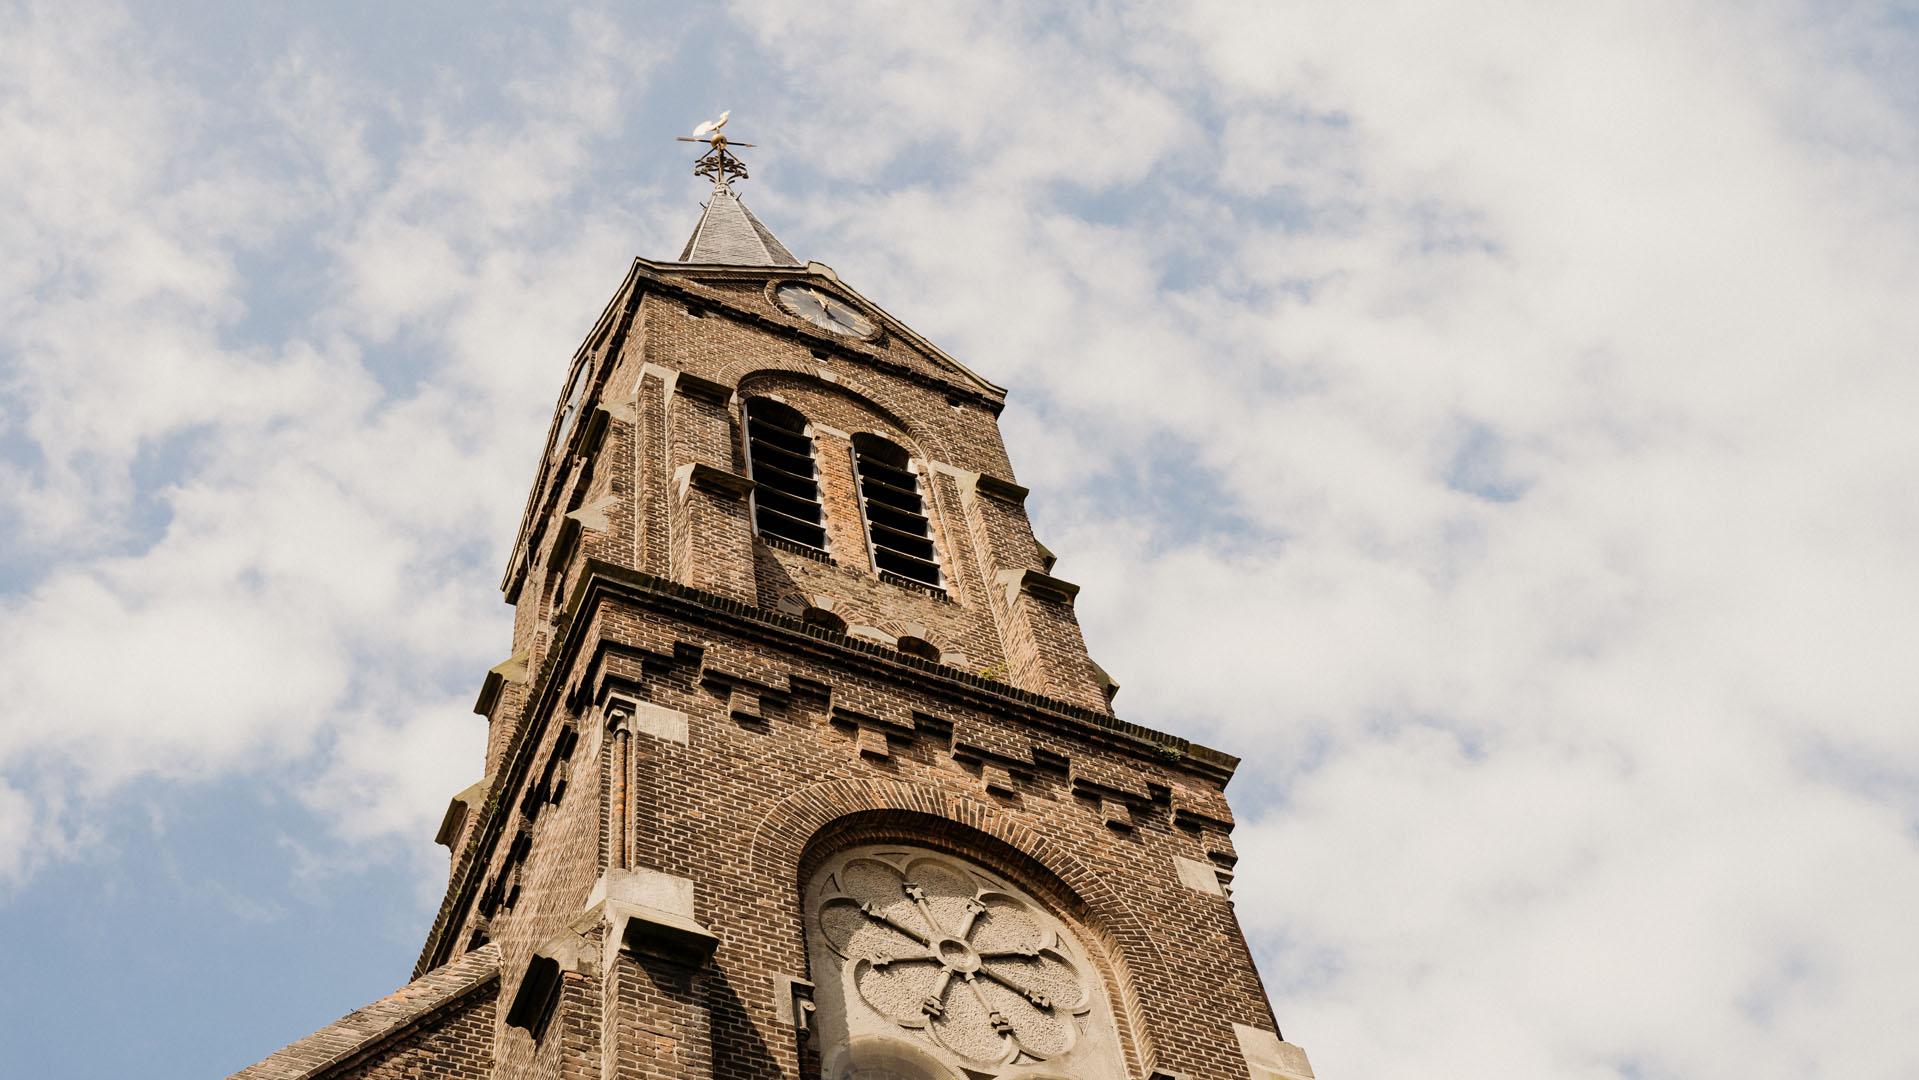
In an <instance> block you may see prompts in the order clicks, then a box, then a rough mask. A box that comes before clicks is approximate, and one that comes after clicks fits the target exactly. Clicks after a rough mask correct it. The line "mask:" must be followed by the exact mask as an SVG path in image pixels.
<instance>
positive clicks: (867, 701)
mask: <svg viewBox="0 0 1919 1080" xmlns="http://www.w3.org/2000/svg"><path fill="white" fill-rule="evenodd" d="M792 281H799V282H805V283H808V284H809V285H811V286H812V287H814V288H817V289H821V290H825V291H827V292H830V293H831V294H832V295H834V296H835V297H837V298H838V299H839V300H840V301H841V302H843V303H845V304H848V305H851V306H852V307H854V308H856V309H857V310H860V311H862V312H865V313H866V314H867V317H868V318H869V320H870V321H871V322H872V323H873V324H875V325H877V326H878V327H880V330H879V332H878V333H876V334H874V335H872V336H871V337H870V338H856V337H849V336H838V335H834V334H829V333H827V332H825V331H822V330H820V329H817V328H814V327H813V326H811V325H810V324H808V323H806V322H803V321H802V320H800V319H797V318H795V317H793V316H791V315H789V314H788V313H787V312H786V311H785V310H784V309H782V308H781V307H780V306H779V304H777V303H775V302H774V301H773V300H772V299H771V298H770V296H771V290H772V289H773V288H774V287H777V285H778V284H779V283H781V282H792ZM567 377H568V380H569V382H568V384H567V385H569V386H572V385H574V383H573V380H577V381H578V385H579V387H580V390H579V392H578V394H577V396H576V397H573V398H571V399H570V401H571V405H570V406H568V405H567V404H566V403H563V408H562V413H561V415H560V416H559V417H558V418H556V421H555V425H554V434H553V436H552V437H551V439H550V443H551V444H550V445H549V447H548V450H547V453H546V456H545V458H544V460H543V463H542V466H541V469H540V471H539V474H538V477H537V478H536V482H535V487H534V491H533V493H532V495H531V497H530V499H529V504H528V509H527V512H526V515H525V517H524V518H523V521H522V526H521V531H520V535H519V537H518V539H517V540H516V543H515V546H514V551H513V555H512V559H511V562H510V565H509V568H508V571H507V574H506V577H505V580H504V582H503V587H504V589H505V591H506V595H507V597H508V599H509V601H510V602H512V603H513V604H515V607H516V611H515V618H514V630H513V641H512V645H511V649H510V652H509V655H508V658H507V659H506V660H504V661H503V662H502V663H501V664H500V665H499V666H498V667H496V668H495V669H494V670H493V671H492V672H490V673H488V675H487V678H486V680H485V684H484V686H483V688H482V691H481V695H480V700H479V702H478V705H477V707H476V711H477V712H479V713H481V714H482V715H484V716H485V717H486V719H487V723H488V728H489V737H488V741H487V754H486V759H485V762H484V766H483V779H482V780H481V782H480V783H479V784H477V785H476V786H475V788H473V789H472V790H471V791H469V792H468V793H466V794H465V795H464V796H463V799H462V800H461V801H459V802H458V803H457V804H456V806H455V807H453V808H452V809H450V811H449V815H448V819H447V820H448V824H447V825H446V826H444V827H443V828H442V833H441V838H442V840H443V841H444V842H446V843H447V844H448V846H449V847H450V848H451V849H452V851H453V861H452V867H451V876H450V881H449V885H448V892H447V897H446V901H445V903H444V905H443V906H442V909H441V911H440V913H439V916H438V918H437V919H436V921H435V923H434V926H433V928H432V931H431V933H430V936H429V939H428V942H427V945H426V948H425V950H424V952H423V953H422V956H421V959H420V966H419V970H418V972H417V974H418V975H419V976H420V982H418V983H416V984H415V986H416V987H417V986H424V985H428V984H431V983H432V981H433V980H435V979H436V978H440V979H443V978H444V973H446V972H449V971H468V970H469V969H472V968H474V966H475V965H476V964H477V965H481V966H484V967H485V968H486V970H487V971H489V972H491V973H493V975H492V978H493V981H492V982H490V983H489V984H488V988H487V990H486V992H485V994H484V995H477V996H475V997H474V1003H473V1004H471V1005H470V1006H467V1007H464V1008H463V1010H461V1011H457V1012H448V1013H447V1015H446V1016H445V1017H443V1018H440V1019H438V1020H436V1021H435V1022H434V1023H432V1024H425V1023H421V1024H418V1025H416V1027H415V1028H413V1029H409V1033H408V1034H407V1035H406V1036H405V1037H404V1038H398V1039H394V1040H391V1045H390V1046H387V1048H386V1049H384V1050H382V1051H381V1052H380V1053H381V1055H383V1056H380V1057H379V1058H378V1060H377V1061H375V1060H374V1059H373V1058H366V1059H365V1060H364V1061H360V1062H359V1063H357V1064H354V1065H352V1066H351V1068H353V1069H359V1070H361V1071H359V1072H350V1071H335V1072H330V1073H325V1074H324V1075H368V1076H375V1075H377V1076H412V1075H419V1076H475V1077H477V1076H503V1077H525V1078H541V1080H547V1078H574V1077H578V1078H586V1077H593V1078H601V1080H620V1078H642V1077H645V1078H660V1080H694V1078H698V1080H708V1078H722V1077H723V1078H726V1080H734V1078H753V1077H764V1078H767V1080H774V1078H779V1080H800V1078H815V1077H819V1076H820V1073H821V1069H822V1068H823V1067H824V1066H825V1065H826V1064H828V1063H830V1062H831V1061H833V1060H837V1059H836V1058H835V1054H836V1053H838V1052H839V1051H838V1050H835V1049H833V1048H827V1047H822V1046H821V1045H820V1044H819V1039H818V1036H817V1034H816V1033H809V1032H807V1031H803V1030H801V1029H802V1027H803V1026H806V1020H807V1017H808V1016H809V1015H811V1012H810V1010H812V1009H814V1008H815V1007H816V1005H815V1003H813V1002H811V1001H809V1000H807V999H806V998H805V996H804V995H805V993H806V991H805V990H804V989H803V988H805V987H808V986H811V985H812V982H811V980H810V975H812V974H816V973H809V971H808V964H809V959H808V956H809V953H808V948H807V939H806V930H805V927H804V926H803V920H804V917H805V916H804V913H803V910H802V891H803V889H804V887H805V884H806V882H807V881H808V880H809V879H810V877H811V875H813V873H814V872H815V870H816V869H819V868H822V867H826V866H827V862H826V860H829V859H831V858H833V857H834V856H835V854H836V853H839V852H847V851H849V850H850V849H852V848H854V847H856V846H861V845H873V844H897V845H907V846H909V847H911V848H913V849H927V850H930V851H934V852H944V853H946V854H947V855H950V856H953V857H956V858H962V859H965V860H968V861H969V862H970V863H971V864H974V865H977V866H981V867H990V868H992V870H993V872H994V873H997V874H999V875H1002V876H1003V878H1004V879H1005V880H1006V881H1007V882H1011V883H1013V884H1014V885H1016V886H1017V887H1018V888H1019V889H1021V890H1024V892H1025V893H1026V894H1028V895H1029V896H1031V897H1034V898H1037V899H1038V900H1039V901H1040V902H1041V903H1043V904H1044V905H1045V906H1047V908H1048V909H1049V910H1050V911H1052V912H1053V913H1054V914H1055V915H1056V916H1057V917H1058V919H1059V920H1060V923H1061V924H1062V925H1063V926H1065V927H1067V928H1068V932H1070V934H1071V935H1072V936H1073V938H1074V939H1075V941H1076V950H1077V951H1078V952H1079V953H1080V954H1082V955H1083V956H1084V957H1086V958H1088V959H1087V962H1089V963H1090V965H1091V967H1092V968H1093V969H1094V970H1093V977H1094V982H1095V984H1096V986H1097V989H1098V992H1100V993H1103V994H1104V995H1105V997H1106V999H1107V1000H1108V1001H1110V1003H1111V1006H1112V1007H1111V1009H1110V1010H1106V1009H1101V1010H1099V1011H1098V1013H1097V1015H1100V1016H1109V1015H1110V1020H1107V1021H1102V1023H1107V1024H1111V1025H1113V1026H1115V1027H1116V1029H1117V1030H1116V1032H1115V1034H1114V1035H1113V1036H1112V1037H1113V1038H1115V1039H1116V1040H1117V1045H1118V1047H1119V1051H1118V1054H1119V1055H1120V1056H1123V1058H1124V1060H1125V1063H1126V1070H1127V1074H1128V1075H1129V1076H1131V1077H1137V1078H1140V1080H1145V1078H1148V1077H1174V1076H1178V1077H1186V1078H1189V1080H1228V1078H1231V1080H1244V1078H1246V1077H1249V1076H1252V1077H1258V1078H1268V1077H1288V1076H1309V1075H1310V1072H1309V1071H1307V1070H1306V1066H1305V1065H1304V1058H1303V1056H1297V1050H1296V1048H1293V1047H1291V1046H1290V1044H1285V1043H1280V1042H1278V1036H1277V1032H1278V1027H1277V1025H1276V1023H1275V1021H1274V1018H1273V1014H1272V1011H1271V1008H1270V1006H1269V1005H1268V1003H1267V999H1266V997H1265V994H1264V991H1263V989H1262V987H1261V985H1260V982H1259V978H1258V975H1257V973H1256V972H1255V970H1254V968H1253V965H1252V962H1251V958H1250V956H1249V955H1248V952H1247V949H1246V945H1245V941H1244V939H1243V937H1242V935H1241V933H1240V929H1239V926H1238V922H1237V920H1236V918H1235V917H1234V914H1233V909H1232V905H1231V901H1230V899H1229V897H1230V889H1229V885H1230V880H1231V871H1232V867H1233V863H1234V859H1235V856H1234V853H1233V849H1232V844H1231V841H1230V833H1231V830H1232V818H1231V814H1230V812H1229V811H1228V809H1227V807H1226V802H1225V797H1224V794H1223V789H1224V787H1225V784H1226V781H1227V780H1228V779H1229V778H1230V776H1231V773H1232V771H1233V768H1234V766H1235V765H1236V764H1237V763H1236V761H1235V759H1233V758H1231V757H1229V756H1227V755H1224V754H1220V753H1218V752H1216V751H1212V750H1209V749H1207V748H1205V747H1202V746H1197V745H1194V744H1190V743H1188V742H1186V741H1184V740H1181V739H1178V738H1175V737H1172V736H1168V735H1164V734H1161V733H1158V732H1154V731H1151V730H1149V729H1147V728H1144V727H1140V726H1137V725H1135V724H1131V723H1128V722H1125V721H1123V720H1120V719H1118V718H1116V717H1115V716H1114V715H1113V712H1112V707H1111V705H1110V701H1109V699H1110V688H1109V686H1108V684H1107V682H1106V680H1105V677H1104V673H1103V672H1101V671H1100V670H1099V669H1098V667H1097V666H1096V665H1095V664H1093V663H1092V661H1091V660H1090V658H1089V657H1088V656H1087V654H1086V647H1085V643H1084V640H1083V639H1082V637H1081V636H1080V631H1079V626H1078V623H1077V620H1076V618H1075V616H1074V614H1073V599H1074V594H1075V592H1076V587H1075V586H1073V585H1071V584H1069V583H1067V582H1065V581H1061V580H1059V579H1058V578H1056V577H1054V576H1052V574H1051V572H1050V570H1051V562H1050V559H1049V558H1047V557H1046V553H1045V552H1044V549H1042V548H1041V547H1040V546H1039V544H1038V543H1037V541H1036V540H1035V538H1034V536H1033V533H1032V529H1031V526H1030V523H1029V522H1028V520H1027V517H1026V511H1025V506H1024V498H1025V491H1024V489H1022V488H1020V487H1019V486H1018V485H1017V484H1016V483H1015V482H1014V479H1013V474H1012V469H1011V466H1010V463H1009V462H1008V461H1007V457H1006V451H1005V447H1004V444H1003V443H1002V441H1001V439H1000V436H999V430H998V423H997V417H998V413H999V410H1000V408H1001V405H1002V401H1003V393H1002V391H1000V390H999V389H998V388H997V387H994V386H992V385H991V384H989V383H986V382H985V381H984V380H981V379H979V378H978V377H977V376H975V375H973V374H972V373H970V372H968V371H967V370H966V369H965V368H963V367H961V366H959V365H958V364H957V363H955V362H953V361H952V360H951V359H949V358H947V357H945V356H944V355H943V354H941V353H940V352H939V351H938V350H937V349H936V348H934V347H933V346H931V345H930V344H928V343H926V342H924V341H922V340H921V339H919V338H918V337H917V336H915V335H914V334H913V333H912V332H911V331H910V330H909V329H907V328H906V327H904V326H901V325H899V324H897V323H896V322H893V321H892V320H891V319H890V318H888V317H887V316H886V315H885V314H884V313H883V312H881V311H879V310H878V309H877V308H874V307H873V306H872V305H870V304H869V303H867V302H866V301H864V300H863V299H861V298H860V297H858V296H857V294H854V293H852V292H851V291H850V290H848V289H846V288H845V287H844V286H842V285H841V284H839V283H838V282H837V280H836V279H835V278H834V277H833V276H832V274H831V272H830V271H825V270H823V268H807V269H800V268H775V267H770V266H769V267H712V266H694V265H682V264H660V263H650V262H646V261H644V260H641V261H638V262H636V263H635V265H634V267H633V270H632V272H631V273H630V275H629V277H628V279H627V281H626V282H625V284H624V285H623V286H622V288H621V290H620V291H619V293H618V294H616V295H615V297H614V299H613V301H612V302H611V303H610V304H609V305H608V307H607V309H606V312H605V314H604V315H603V316H602V318H601V320H600V321H599V323H598V325H597V326H596V327H595V329H594V331H593V333H592V334H591V335H589V337H588V339H587V341H586V343H585V344H584V345H583V346H582V348H581V350H580V352H579V354H578V355H577V356H576V358H575V361H574V365H573V367H572V369H570V370H569V372H568V376H567ZM759 398H765V399H772V400H776V401H779V402H781V403H783V404H785V405H786V406H789V407H790V408H792V409H795V410H797V411H798V412H799V413H800V414H801V415H802V416H803V417H804V418H805V420H806V421H807V424H808V432H809V437H810V439H811V443H812V446H813V450H814V461H815V466H816V471H817V482H818V489H819V501H820V504H821V507H822V509H823V511H824V521H823V524H824V529H825V535H826V543H825V549H824V551H815V550H809V549H807V548H805V547H803V546H801V545H796V544H794V543H792V542H790V541H784V540H780V539H777V538H775V539H769V538H764V537H760V536H758V535H756V532H755V528H754V518H753V507H754V499H755V497H756V496H755V491H756V488H755V485H754V483H753V481H752V480H751V479H750V477H749V474H750V472H751V468H750V464H749V459H748V455H747V451H746V446H745V442H744V416H745V408H746V406H747V403H748V402H750V401H752V400H754V399H759ZM862 434H866V435H872V436H879V437H883V438H884V439H886V440H888V441H889V442H891V443H893V444H895V445H897V446H899V447H901V448H903V449H904V450H905V451H906V452H907V454H908V456H909V457H910V459H911V463H910V468H909V471H910V472H911V473H912V474H913V476H914V477H915V478H916V480H917V483H918V485H919V488H920V493H921V496H922V498H923V500H924V506H925V513H926V517H927V519H928V520H927V528H928V530H929V532H930V535H931V539H932V542H933V545H934V548H935V551H936V561H937V563H938V565H939V585H938V587H926V586H923V585H919V584H915V583H913V582H911V581H908V580H903V579H893V578H889V577H887V576H885V575H882V573H881V572H880V571H879V570H878V569H876V567H875V565H874V561H873V556H872V553H871V549H870V547H869V543H868V541H869V537H868V525H867V523H866V520H865V517H864V514H863V509H862V503H861V498H860V488H859V481H858V480H857V479H856V469H855V460H854V455H853V442H852V440H853V439H854V437H855V436H859V435H862ZM909 642H910V643H911V644H912V646H913V647H914V648H915V649H918V650H925V649H926V648H927V647H928V646H927V645H924V644H921V643H930V648H931V652H930V653H926V654H925V655H919V654H917V653H915V654H909V653H908V652H903V651H901V650H902V649H903V648H905V647H906V646H907V644H908V643H909ZM934 656H937V660H935V659H933V657H934ZM825 872H826V871H825V870H821V873H822V874H823V873H825ZM874 917H875V918H877V917H878V916H874ZM951 948H954V949H957V948H958V947H957V946H952V947H951ZM962 951H963V950H962ZM463 965H464V967H463ZM941 985H942V986H944V985H945V984H944V983H942V984H941ZM796 987H798V988H802V989H796ZM481 997H484V1001H481ZM929 1000H930V999H929ZM981 1000H984V999H983V998H982V999H981ZM496 1003H497V1004H496ZM818 1007H825V1006H824V1004H821V1005H819V1006H818ZM836 1007H837V1006H836ZM929 1007H930V1006H929ZM1045 1007H1051V1006H1050V1005H1049V1006H1045ZM929 1015H931V1014H929ZM994 1015H995V1016H997V1015H998V1014H997V1013H996V1014H994ZM996 1022H1000V1021H996ZM1248 1033H1250V1034H1248ZM906 1037H907V1036H902V1038H906ZM1249 1039H1251V1040H1252V1042H1251V1043H1249V1042H1248V1040H1249ZM1261 1039H1264V1040H1267V1042H1270V1043H1271V1044H1272V1045H1273V1046H1276V1047H1280V1048H1281V1049H1280V1050H1278V1051H1268V1050H1265V1049H1260V1047H1264V1046H1265V1045H1266V1043H1263V1042H1260V1040H1261ZM1255 1044H1256V1045H1255ZM299 1045H301V1044H295V1046H296V1047H298V1046H299ZM1009 1045H1011V1044H1010V1043H1009ZM1248 1045H1254V1047H1255V1048H1254V1049H1253V1050H1250V1051H1249V1050H1247V1049H1246V1047H1247V1046H1248ZM293 1049H294V1048H289V1051H291V1050H293ZM842 1049H843V1048H842ZM455 1050H457V1051H458V1052H457V1053H455V1052H454V1051H455ZM1105 1052H1110V1051H1105ZM283 1053H286V1052H283ZM1275 1055H1278V1056H1275ZM1288 1055H1293V1056H1288ZM270 1060H272V1059H270ZM265 1064H267V1063H263V1066H264V1065H265ZM330 1067H336V1069H338V1070H343V1069H345V1068H346V1066H345V1065H344V1064H342V1063H341V1062H335V1064H334V1066H330ZM256 1068H257V1067H256ZM993 1068H994V1069H997V1068H998V1067H997V1066H994V1067H993ZM409 1069H411V1070H413V1071H411V1072H409V1071H407V1070H409ZM377 1070H385V1071H377ZM1261 1070H1265V1071H1261ZM990 1072H991V1070H989V1071H988V1072H976V1073H975V1074H974V1075H977V1076H985V1075H989V1074H990ZM248 1075H253V1074H251V1073H250V1074H248ZM258 1075H260V1076H262V1077H264V1076H267V1075H276V1076H277V1075H281V1074H277V1073H276V1074H268V1073H261V1074H258ZM287 1075H291V1074H287ZM314 1075H320V1074H318V1073H316V1074H314ZM1083 1080H1093V1078H1090V1077H1088V1078H1083ZM1098 1080H1106V1078H1103V1077H1102V1078H1098Z"/></svg>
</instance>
